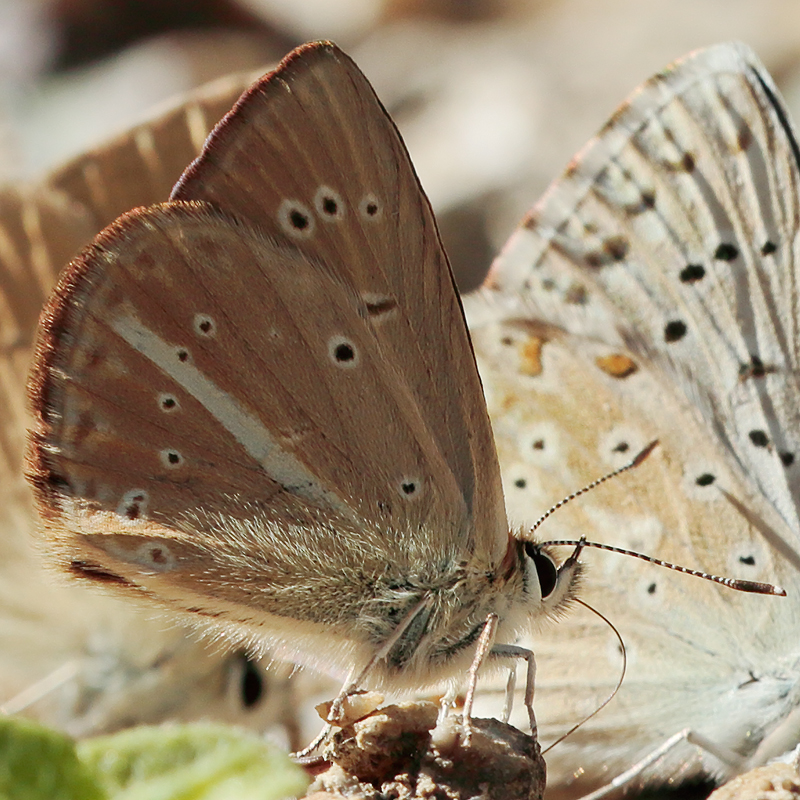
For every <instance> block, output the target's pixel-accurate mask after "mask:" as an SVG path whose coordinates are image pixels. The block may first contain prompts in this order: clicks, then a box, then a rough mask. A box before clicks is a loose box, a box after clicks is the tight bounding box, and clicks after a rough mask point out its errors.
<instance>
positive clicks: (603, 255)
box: [586, 236, 630, 268]
mask: <svg viewBox="0 0 800 800" xmlns="http://www.w3.org/2000/svg"><path fill="white" fill-rule="evenodd" d="M629 250H630V243H629V242H628V240H627V239H626V238H625V237H624V236H609V237H608V239H606V240H605V241H604V242H603V246H602V249H600V250H594V251H592V252H590V253H587V254H586V263H587V264H588V265H589V266H590V267H594V268H598V267H605V266H606V265H607V264H613V263H616V262H618V261H623V260H624V259H625V256H627V255H628V251H629Z"/></svg>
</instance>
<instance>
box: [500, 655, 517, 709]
mask: <svg viewBox="0 0 800 800" xmlns="http://www.w3.org/2000/svg"><path fill="white" fill-rule="evenodd" d="M516 687H517V664H516V662H514V663H512V665H511V666H510V667H509V668H508V680H507V681H506V696H505V699H504V700H503V716H502V720H503V722H505V723H506V724H508V721H509V719H511V710H512V709H513V707H514V689H516Z"/></svg>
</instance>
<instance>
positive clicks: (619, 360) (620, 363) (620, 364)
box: [595, 353, 639, 378]
mask: <svg viewBox="0 0 800 800" xmlns="http://www.w3.org/2000/svg"><path fill="white" fill-rule="evenodd" d="M595 363H596V364H597V366H598V367H600V369H601V370H603V372H605V373H606V375H610V376H611V377H612V378H627V377H629V376H630V375H633V374H634V373H635V372H636V371H637V370H638V369H639V367H638V365H637V364H636V362H635V361H634V360H633V359H632V358H630V357H629V356H626V355H624V354H623V353H612V354H611V355H607V356H599V357H598V358H597V359H596V360H595Z"/></svg>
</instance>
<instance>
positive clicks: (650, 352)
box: [467, 44, 800, 795]
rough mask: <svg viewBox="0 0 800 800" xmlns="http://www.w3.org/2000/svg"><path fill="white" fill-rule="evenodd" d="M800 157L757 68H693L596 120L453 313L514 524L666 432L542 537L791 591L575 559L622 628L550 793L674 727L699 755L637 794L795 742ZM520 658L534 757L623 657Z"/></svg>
mask: <svg viewBox="0 0 800 800" xmlns="http://www.w3.org/2000/svg"><path fill="white" fill-rule="evenodd" d="M799 156H800V152H799V151H798V144H797V139H796V136H795V133H794V130H793V127H792V124H791V122H790V121H789V119H788V115H787V113H786V111H785V108H784V106H783V104H782V101H781V100H780V97H779V95H778V92H777V90H776V88H775V86H774V84H773V82H772V80H771V78H770V76H769V75H768V74H767V72H766V70H765V69H764V67H763V66H762V65H761V63H760V62H759V60H758V59H757V58H756V56H755V55H754V54H753V53H752V52H751V51H750V50H749V49H748V48H747V47H745V46H744V45H741V44H724V45H719V46H716V47H712V48H709V49H707V50H703V51H699V52H697V53H695V54H693V55H690V56H689V57H687V58H686V59H684V60H683V61H680V62H677V63H676V64H675V65H673V66H672V67H670V68H668V69H667V70H665V71H664V72H663V73H660V74H658V75H656V76H655V77H654V78H652V79H651V80H650V81H648V82H647V83H646V84H644V85H643V86H642V87H641V88H640V89H639V90H638V91H637V92H636V93H635V94H634V95H633V96H632V98H631V99H630V100H629V101H628V102H627V103H626V104H625V105H623V106H622V107H621V108H620V109H619V110H618V111H617V112H616V113H615V114H614V116H613V117H612V118H611V120H610V121H609V123H608V124H607V125H606V126H605V127H604V128H603V129H602V130H601V132H600V134H599V135H598V136H597V138H596V139H594V140H592V141H591V142H590V143H589V145H588V146H587V147H586V149H585V150H583V151H582V152H581V153H580V154H579V155H578V156H577V158H576V159H575V160H574V161H573V162H572V164H571V165H570V167H569V168H568V170H567V172H566V174H565V175H564V176H563V177H562V178H561V179H560V180H559V181H557V182H556V183H555V184H554V185H553V186H552V187H551V188H550V190H549V191H548V192H547V193H546V194H545V196H544V198H543V199H542V200H541V202H540V203H539V204H538V205H537V206H536V207H535V208H534V209H533V211H532V212H531V213H530V215H529V216H528V217H527V218H526V220H525V221H524V222H523V224H522V226H521V227H520V228H519V230H518V231H517V232H516V233H515V235H514V236H513V237H512V238H511V240H510V242H509V243H508V245H507V247H506V248H505V250H504V251H503V253H502V254H501V255H500V257H499V258H498V259H497V261H496V262H495V264H494V266H493V268H492V271H491V273H490V276H489V278H488V279H487V283H486V286H485V288H484V289H483V290H482V291H481V292H480V293H479V294H478V295H476V296H475V297H473V298H471V299H470V300H469V301H468V305H467V310H468V316H469V318H470V323H471V331H472V335H473V341H474V342H475V347H476V351H477V353H478V358H479V362H480V364H481V368H482V377H483V379H484V384H485V387H486V393H487V399H488V405H489V409H490V413H491V415H492V418H493V425H494V432H495V436H496V439H497V444H498V452H499V458H500V462H501V468H502V470H503V477H504V486H505V491H506V496H507V504H508V508H509V515H510V517H511V518H512V521H515V522H519V523H530V522H531V521H532V520H533V519H534V518H535V517H536V516H538V514H539V513H540V510H541V508H542V506H543V505H544V506H546V505H548V504H549V503H552V502H554V501H555V500H558V499H559V498H561V497H563V496H564V494H565V493H567V492H568V491H569V490H570V489H571V488H573V487H575V486H580V485H581V484H582V483H584V482H586V481H587V480H588V479H590V478H592V477H594V476H596V475H597V474H598V472H602V471H603V470H605V469H607V468H608V467H609V466H614V465H616V464H618V463H620V461H622V460H624V459H626V458H628V457H629V454H630V453H631V452H635V451H636V449H637V448H639V447H641V446H642V445H643V444H644V443H646V442H647V441H649V440H651V439H653V438H658V439H659V440H660V441H661V448H660V454H657V455H656V456H654V457H653V459H651V462H650V464H649V465H648V467H647V469H646V470H642V471H640V472H639V473H638V474H635V475H632V476H627V477H626V478H625V479H624V480H621V481H618V482H617V483H615V484H614V485H612V486H607V487H605V488H602V489H598V490H597V491H596V492H595V493H593V494H591V495H589V496H588V497H585V498H582V499H581V500H580V501H579V502H576V503H573V504H571V505H570V506H569V507H567V508H566V509H564V510H563V512H561V513H559V514H557V515H555V516H554V517H553V518H552V519H551V520H550V521H548V523H547V524H548V526H550V529H549V532H548V538H550V537H551V536H552V538H560V537H565V538H574V535H575V532H576V531H577V532H580V533H583V534H586V535H587V536H588V537H589V538H590V539H593V538H594V539H600V540H601V541H604V542H608V543H610V544H617V545H623V546H626V545H627V546H629V547H633V548H635V549H638V550H644V551H646V552H648V553H653V554H657V555H658V556H660V557H665V558H668V559H670V560H673V561H677V562H680V563H684V564H689V565H691V566H700V567H701V568H703V569H707V570H708V571H710V572H717V573H723V574H728V575H734V576H736V577H744V578H750V579H755V580H764V581H770V582H774V583H778V584H780V585H782V586H783V587H784V588H785V589H786V591H787V594H788V597H787V598H785V599H778V598H775V599H774V600H773V599H771V600H769V601H766V602H765V599H764V598H756V597H752V596H747V595H740V594H734V593H730V592H726V591H725V590H724V589H722V590H721V589H719V588H717V587H715V586H713V585H708V584H706V583H705V582H703V581H696V580H693V579H688V578H685V579H684V578H680V577H679V576H675V577H672V576H670V578H669V579H667V580H665V579H664V576H663V575H654V574H653V568H652V567H647V566H646V565H641V564H639V563H638V562H636V563H632V562H630V561H628V560H626V559H621V558H619V557H613V556H604V555H603V554H600V553H597V554H595V553H592V554H591V555H587V557H586V560H587V562H589V571H588V576H587V580H586V582H585V588H584V590H583V592H582V597H584V599H586V600H587V601H588V602H590V603H591V604H592V605H593V606H595V607H596V608H597V609H599V610H600V611H602V612H603V613H605V614H606V615H607V616H608V617H609V618H610V619H611V620H613V622H614V624H615V625H616V626H617V627H618V628H619V631H620V633H621V635H622V637H623V638H624V640H625V644H626V647H627V655H628V674H627V675H626V678H625V681H624V684H623V686H622V688H621V689H620V691H619V694H618V695H617V697H615V698H614V700H613V701H612V702H611V704H610V705H609V706H608V707H607V708H605V709H603V710H602V711H601V712H600V713H599V714H597V715H596V716H595V717H594V718H593V719H591V720H590V721H588V722H587V723H586V724H584V725H583V727H581V728H580V729H579V730H578V731H577V732H576V733H574V734H572V735H571V736H570V737H569V738H567V740H566V741H564V742H563V743H562V744H560V745H559V746H558V747H556V748H554V749H553V750H552V751H551V752H550V753H549V754H548V773H549V780H550V783H551V785H552V786H553V787H554V788H556V789H559V790H561V791H563V792H565V793H567V794H573V795H574V794H577V793H580V792H584V791H586V790H587V789H592V788H595V787H597V786H599V785H602V784H606V783H608V782H609V781H610V780H611V779H613V778H614V777H615V776H616V775H618V774H619V773H621V772H622V771H623V770H625V769H626V768H629V767H631V766H632V765H634V764H635V763H636V762H638V761H639V760H640V759H642V758H643V757H645V756H646V755H647V754H649V753H652V752H654V751H656V750H657V749H658V748H659V747H660V746H661V745H663V744H664V743H666V742H668V741H669V740H670V739H671V737H673V736H674V735H679V734H680V733H681V731H683V730H684V729H691V730H692V731H694V732H695V733H696V734H699V735H701V736H704V737H705V738H706V740H707V749H706V750H702V749H698V748H695V747H692V746H690V745H689V744H687V743H686V742H682V743H678V744H676V746H675V747H674V748H672V749H671V750H669V751H668V752H667V754H666V755H665V756H664V757H663V758H661V759H659V760H658V761H657V763H656V764H655V765H653V766H651V767H649V768H648V769H646V770H644V771H643V773H642V774H641V775H640V776H639V778H638V779H639V780H646V779H652V778H654V779H660V780H666V779H670V780H674V779H680V778H686V777H690V776H693V775H696V774H698V773H699V772H700V771H703V772H706V773H708V774H711V775H713V776H715V777H722V776H726V775H731V774H734V773H736V772H739V771H742V770H743V769H745V768H746V767H747V766H750V765H755V764H760V763H763V762H764V761H765V760H766V759H767V758H769V757H770V756H771V755H778V754H781V753H783V752H784V751H786V750H788V749H790V748H791V747H793V746H794V745H795V744H796V743H797V742H798V740H800V644H799V642H800V575H799V574H798V568H800V520H799V519H798V502H800V471H799V470H800V458H798V456H800V428H799V426H798V415H800V410H799V409H800V389H799V388H798V369H799V368H800V365H799V364H798V331H800V310H798V306H799V305H800V293H799V292H798V283H797V280H798V278H797V276H798V272H797V270H798V263H800V258H799V256H800V244H798V231H799V230H800V164H799V161H800V159H799ZM626 454H627V455H626ZM528 644H529V646H531V647H532V648H533V649H534V651H535V652H536V654H537V662H538V665H539V672H538V680H537V713H538V715H539V718H540V720H541V726H540V732H541V734H542V738H543V744H547V742H548V741H552V740H553V739H554V738H556V737H558V736H559V735H561V734H562V733H564V732H565V731H566V730H567V729H568V728H569V727H571V726H572V725H573V724H574V723H576V722H578V721H579V720H580V719H582V718H583V717H584V716H585V715H586V714H589V713H590V712H591V711H593V710H594V709H595V708H596V707H597V705H598V703H599V702H600V701H601V700H602V699H604V697H605V696H606V695H607V694H608V693H609V692H610V691H611V690H612V689H613V687H614V685H615V683H616V680H617V679H618V677H619V670H620V666H621V656H620V652H619V645H618V642H617V640H616V639H615V638H614V636H613V635H611V634H610V633H609V631H608V629H607V628H605V626H604V625H603V624H602V623H601V622H599V621H598V620H597V619H594V618H592V617H591V615H588V614H584V613H573V614H572V615H571V616H570V618H569V619H567V620H565V621H564V622H562V623H561V625H560V626H559V627H558V628H556V629H554V630H552V631H550V632H548V633H547V634H546V635H542V636H533V637H532V638H531V640H530V642H528ZM710 749H715V753H716V754H715V755H712V754H711V753H710V752H709V750H710Z"/></svg>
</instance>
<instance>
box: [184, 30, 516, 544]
mask: <svg viewBox="0 0 800 800" xmlns="http://www.w3.org/2000/svg"><path fill="white" fill-rule="evenodd" d="M286 164H291V168H290V169H286V168H285V165H286ZM173 197H174V198H176V199H198V200H206V201H209V202H211V203H213V204H215V205H219V206H220V207H221V208H224V209H225V210H226V211H229V212H231V213H232V214H234V215H235V216H237V217H240V218H246V219H248V220H250V221H251V222H252V223H253V225H254V226H256V227H257V228H258V230H260V231H263V232H264V233H265V234H267V235H268V236H272V237H275V239H276V240H278V241H281V242H286V243H287V244H290V245H292V246H294V247H296V248H297V249H298V250H299V251H300V252H302V253H303V254H304V255H305V256H306V257H307V258H308V260H309V262H310V263H312V264H315V265H316V267H317V268H318V269H319V270H321V271H322V272H329V273H330V274H331V275H332V276H333V277H334V279H335V280H336V281H337V282H340V283H341V284H342V285H343V286H345V287H347V289H348V290H349V291H351V292H352V293H353V297H354V299H356V300H357V301H358V302H359V313H360V314H361V315H362V316H363V317H364V318H365V319H366V321H367V322H368V325H369V328H370V329H371V331H372V335H374V336H375V338H376V340H377V342H378V343H379V345H380V348H381V351H382V353H384V357H385V358H386V360H387V361H388V362H389V363H391V364H393V365H394V366H395V368H397V369H398V371H399V374H398V380H399V381H402V383H403V384H405V387H406V390H407V391H408V392H409V393H410V394H411V396H412V397H413V398H414V401H415V404H416V406H417V408H418V409H419V412H420V415H421V420H420V424H421V426H422V427H420V429H419V432H418V434H417V437H418V438H424V439H426V440H430V441H431V442H435V444H436V446H437V447H438V448H439V450H440V452H441V457H442V458H443V459H444V461H445V462H446V463H447V469H448V471H449V472H450V473H452V476H453V477H454V478H455V480H456V482H457V484H458V492H459V493H460V495H461V496H462V498H463V502H464V504H465V508H466V510H467V513H468V514H469V515H470V516H471V517H473V518H474V519H476V520H480V521H481V523H480V528H481V530H479V531H477V532H476V533H475V536H477V537H478V538H477V539H476V541H475V549H476V551H477V552H478V554H479V555H480V554H481V553H485V554H487V555H488V556H489V557H490V558H492V557H494V558H497V557H501V556H502V554H503V551H504V549H505V542H503V541H502V537H501V538H498V536H497V533H498V531H502V530H504V528H505V522H504V518H503V514H502V494H501V490H500V484H499V478H498V477H497V474H498V473H497V469H496V467H495V464H496V458H495V455H494V452H493V444H492V441H491V432H490V429H489V427H488V422H487V423H484V419H485V413H484V410H483V408H482V395H481V390H480V383H479V380H478V377H477V373H476V370H475V369H474V366H473V355H472V352H471V348H470V345H469V340H468V337H467V334H466V330H465V328H464V325H463V323H462V318H463V317H462V312H461V308H460V305H459V301H458V298H457V296H456V294H455V292H454V289H453V283H452V276H451V273H450V270H449V267H448V266H447V261H446V256H445V254H444V251H443V249H442V246H441V243H440V241H439V236H438V233H437V230H436V223H435V220H434V218H433V214H432V212H431V209H430V205H429V203H428V201H427V199H426V198H425V196H424V194H423V192H422V189H421V187H420V185H419V180H418V179H417V176H416V174H415V173H414V169H413V167H412V165H411V162H410V160H409V158H408V154H407V152H406V150H405V147H404V145H403V143H402V141H401V140H400V137H399V135H398V134H397V131H396V129H395V127H394V124H393V123H392V121H391V119H390V118H389V117H388V115H387V114H386V112H385V110H384V109H383V107H382V106H381V105H380V102H379V101H378V99H377V98H376V97H375V94H374V91H373V90H372V88H371V87H370V85H369V84H368V82H367V81H366V79H365V78H364V76H363V75H362V74H361V72H360V71H359V70H358V68H357V67H356V66H355V65H354V64H353V62H352V61H351V60H350V59H349V58H348V57H347V56H346V55H345V54H344V53H342V52H341V51H340V50H338V49H337V48H335V47H334V46H333V45H313V46H306V47H305V48H300V49H299V50H298V51H296V53H295V54H294V55H293V56H290V57H289V58H288V59H287V60H286V62H285V63H284V65H283V66H282V68H281V69H280V70H279V71H278V72H277V73H276V74H273V75H270V76H267V77H266V78H264V79H263V80H262V81H261V82H260V83H258V84H256V85H255V86H254V87H253V88H251V89H250V90H249V91H248V92H247V93H246V94H245V96H244V97H243V98H242V100H241V101H240V102H239V104H238V105H237V106H236V108H235V109H234V111H233V112H232V113H231V115H229V117H228V118H227V119H226V120H224V121H223V122H222V123H221V125H220V126H219V127H218V128H217V130H216V131H215V133H214V135H213V137H212V138H211V140H210V141H209V143H208V145H207V147H206V150H205V152H204V153H203V155H202V156H201V157H200V159H198V160H197V161H196V162H195V163H194V164H193V165H192V167H191V168H190V169H189V170H188V171H187V173H186V174H185V175H184V177H183V178H182V180H181V181H180V182H179V184H178V186H177V187H176V189H175V192H174V193H173ZM289 312H290V313H291V309H290V310H289ZM331 333H332V334H333V331H331ZM453 375H456V376H458V377H457V380H455V381H453V380H452V376H453ZM355 445H356V442H350V443H349V445H348V446H349V447H352V446H355ZM308 457H309V458H313V454H311V453H309V454H308ZM397 467H398V470H399V471H400V472H402V471H403V469H405V470H410V471H409V473H408V478H409V479H411V480H413V479H414V476H413V463H412V464H409V465H407V466H406V465H402V464H401V462H400V461H398V462H397ZM476 475H477V476H479V478H478V480H477V482H476ZM420 477H421V478H423V479H424V480H427V478H426V477H425V476H420ZM442 480H445V478H444V476H443V477H442Z"/></svg>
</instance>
